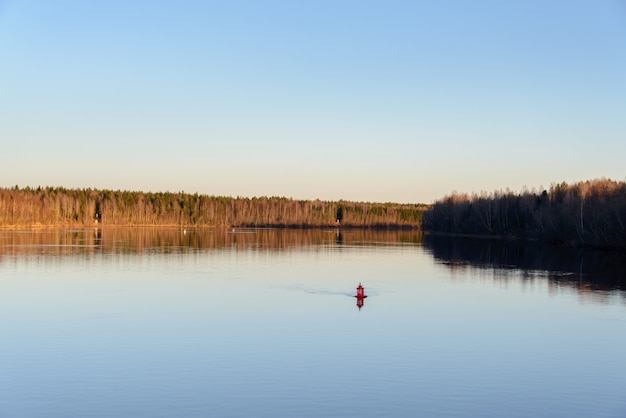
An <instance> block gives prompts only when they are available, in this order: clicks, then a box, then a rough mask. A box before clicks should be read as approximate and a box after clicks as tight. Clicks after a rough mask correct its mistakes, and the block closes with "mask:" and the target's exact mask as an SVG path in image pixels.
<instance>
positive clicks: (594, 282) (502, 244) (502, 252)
mask: <svg viewBox="0 0 626 418" xmlns="http://www.w3.org/2000/svg"><path fill="white" fill-rule="evenodd" d="M424 247H425V248H426V249H427V250H429V251H431V252H432V254H433V256H434V257H435V258H436V259H438V260H440V261H443V262H444V263H447V264H449V265H450V266H452V267H455V266H456V267H458V266H463V265H468V264H469V265H470V266H473V267H486V268H490V269H493V268H497V269H502V270H503V271H504V272H506V271H513V270H522V271H523V272H524V274H526V275H528V274H529V273H530V272H535V271H547V272H548V279H549V280H550V282H551V283H552V284H567V285H571V286H575V287H577V288H579V289H580V290H581V291H585V290H614V289H620V290H622V291H626V255H625V254H623V253H620V252H610V251H600V250H594V249H588V248H568V247H561V246H559V247H555V246H551V245H548V244H541V243H534V242H521V241H507V240H487V239H477V238H459V237H455V238H452V237H445V236H440V235H426V236H425V237H424ZM625 296H626V295H625Z"/></svg>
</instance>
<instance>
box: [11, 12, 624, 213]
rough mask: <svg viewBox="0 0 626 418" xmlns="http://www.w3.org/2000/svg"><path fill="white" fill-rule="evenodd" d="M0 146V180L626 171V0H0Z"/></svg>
mask: <svg viewBox="0 0 626 418" xmlns="http://www.w3.org/2000/svg"><path fill="white" fill-rule="evenodd" d="M0 145H1V147H0V186H13V185H15V184H18V185H20V186H22V187H23V186H27V185H28V186H38V185H41V186H45V185H51V186H65V187H80V188H82V187H95V188H108V189H127V190H144V191H168V190H169V191H186V192H199V193H206V194H211V195H226V196H237V195H239V196H248V197H252V196H286V197H293V198H302V199H315V198H320V199H323V200H337V199H342V198H343V199H348V200H363V201H394V202H416V203H417V202H423V203H429V202H431V201H433V200H435V199H437V198H439V197H442V196H443V195H446V194H449V193H451V192H452V191H454V190H457V191H459V192H480V191H481V190H485V191H493V190H495V189H505V188H507V187H508V188H511V189H512V190H515V191H519V190H521V189H522V187H524V186H527V187H528V188H533V187H539V186H542V185H543V186H544V187H548V186H549V185H550V183H552V182H561V181H567V182H575V181H579V180H586V179H592V178H598V177H609V178H612V179H615V180H625V179H626V2H625V1H618V0H588V1H576V0H568V1H559V0H551V1H545V0H530V1H498V0H494V1H480V0H478V1H461V0H459V1H445V0H444V1H364V0H358V1H341V0H339V1H337V0H332V1H262V0H258V1H214V2H212V1H180V2H173V1H172V2H166V1H126V0H124V1H117V0H107V1H78V0H76V1H63V0H59V1H43V0H41V1H29V0H15V1H10V0H9V1H6V0H4V1H3V0H0Z"/></svg>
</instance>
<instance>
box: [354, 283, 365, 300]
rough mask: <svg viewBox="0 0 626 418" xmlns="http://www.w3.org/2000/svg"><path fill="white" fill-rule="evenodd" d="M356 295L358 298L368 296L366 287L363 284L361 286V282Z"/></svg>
mask: <svg viewBox="0 0 626 418" xmlns="http://www.w3.org/2000/svg"><path fill="white" fill-rule="evenodd" d="M356 297H357V298H366V297H367V296H365V288H364V287H363V286H361V283H359V287H357V288H356Z"/></svg>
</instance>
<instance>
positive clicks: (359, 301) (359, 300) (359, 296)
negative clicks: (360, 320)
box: [355, 283, 367, 311]
mask: <svg viewBox="0 0 626 418" xmlns="http://www.w3.org/2000/svg"><path fill="white" fill-rule="evenodd" d="M366 297H367V295H366V294H365V288H364V287H363V286H362V285H361V283H359V287H357V288H356V296H355V298H356V306H357V307H358V308H359V311H360V310H361V308H362V307H363V303H364V302H365V298H366Z"/></svg>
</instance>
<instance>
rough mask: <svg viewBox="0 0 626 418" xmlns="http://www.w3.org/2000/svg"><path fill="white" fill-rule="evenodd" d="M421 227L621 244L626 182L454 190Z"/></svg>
mask: <svg viewBox="0 0 626 418" xmlns="http://www.w3.org/2000/svg"><path fill="white" fill-rule="evenodd" d="M424 229H426V230H429V231H435V232H444V233H453V234H467V235H489V236H507V237H516V238H535V239H540V240H544V241H550V242H557V243H565V244H568V245H572V246H575V245H588V246H598V247H622V248H626V183H625V182H615V181H611V180H606V179H600V180H592V181H586V182H580V183H577V184H574V185H568V184H566V183H562V184H557V185H553V186H552V187H551V188H550V190H548V191H546V190H544V191H542V192H530V191H525V192H523V193H520V194H515V193H512V192H509V191H506V192H496V193H494V194H491V195H487V194H482V195H467V194H453V195H452V196H448V197H446V198H444V199H441V200H439V201H438V202H436V203H435V204H434V205H433V207H432V208H431V209H430V210H428V211H427V212H426V213H425V214H424Z"/></svg>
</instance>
